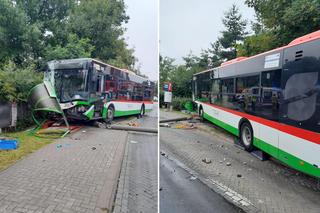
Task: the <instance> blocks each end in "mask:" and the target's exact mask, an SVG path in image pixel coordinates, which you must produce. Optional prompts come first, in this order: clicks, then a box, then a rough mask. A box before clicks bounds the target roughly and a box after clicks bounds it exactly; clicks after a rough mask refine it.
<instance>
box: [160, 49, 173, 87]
mask: <svg viewBox="0 0 320 213" xmlns="http://www.w3.org/2000/svg"><path fill="white" fill-rule="evenodd" d="M173 62H174V59H172V58H169V57H162V56H161V55H160V58H159V63H160V73H159V74H160V77H159V78H160V89H161V90H162V86H163V83H164V82H166V81H170V74H171V72H172V71H173V70H175V68H176V66H175V65H174V64H173Z"/></svg>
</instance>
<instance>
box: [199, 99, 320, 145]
mask: <svg viewBox="0 0 320 213" xmlns="http://www.w3.org/2000/svg"><path fill="white" fill-rule="evenodd" d="M201 103H203V104H206V105H208V106H211V107H214V108H217V109H221V110H223V111H226V112H229V113H232V114H235V115H238V116H240V117H244V118H247V119H248V120H252V121H255V122H257V123H260V124H263V125H265V126H269V127H272V128H275V129H277V130H279V131H281V132H285V133H288V134H290V135H294V136H296V137H299V138H302V139H304V140H307V141H310V142H312V143H315V144H320V134H319V133H316V132H312V131H309V130H305V129H300V128H297V127H294V126H290V125H287V124H282V123H278V122H275V121H270V120H267V119H264V118H260V117H257V116H254V115H249V114H247V113H243V112H239V111H236V110H232V109H227V108H224V107H220V106H217V105H214V104H210V103H204V102H201Z"/></svg>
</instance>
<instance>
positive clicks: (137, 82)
mask: <svg viewBox="0 0 320 213" xmlns="http://www.w3.org/2000/svg"><path fill="white" fill-rule="evenodd" d="M44 82H47V83H46V85H48V82H49V84H51V85H52V88H54V91H55V95H56V97H57V100H58V102H59V104H60V107H61V110H62V111H63V112H64V114H65V116H66V118H67V119H68V120H83V121H90V120H105V121H106V122H111V121H112V120H113V118H114V117H119V116H126V115H139V116H142V115H144V114H145V112H148V111H151V110H152V108H153V102H152V100H153V94H154V85H155V84H154V82H151V81H149V80H148V79H146V78H144V77H141V76H139V75H137V74H135V73H134V72H132V71H129V70H124V69H120V68H117V67H114V66H111V65H109V64H106V63H103V62H101V61H98V60H95V59H91V58H80V59H68V60H55V61H50V62H48V69H47V72H45V78H44Z"/></svg>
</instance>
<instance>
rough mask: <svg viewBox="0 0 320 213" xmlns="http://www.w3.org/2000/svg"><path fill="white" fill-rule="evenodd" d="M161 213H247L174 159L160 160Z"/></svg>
mask: <svg viewBox="0 0 320 213" xmlns="http://www.w3.org/2000/svg"><path fill="white" fill-rule="evenodd" d="M160 212H161V213H171V212H172V213H180V212H181V213H186V212H201V213H207V212H208V213H215V212H216V213H224V212H226V213H233V212H243V211H241V210H240V209H238V208H237V207H235V206H233V205H232V204H230V203H229V202H228V201H226V200H225V199H224V198H222V197H221V196H220V195H219V194H217V193H215V192H214V191H212V190H211V189H210V188H208V187H207V186H206V185H204V184H203V183H202V182H201V181H199V180H198V179H197V178H196V177H195V176H193V175H191V174H190V173H188V172H187V171H185V170H184V169H183V168H181V167H179V166H178V165H177V164H176V163H175V162H174V161H173V160H170V159H168V158H167V157H165V156H161V157H160Z"/></svg>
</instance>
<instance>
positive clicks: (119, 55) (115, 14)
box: [69, 0, 135, 68]
mask: <svg viewBox="0 0 320 213" xmlns="http://www.w3.org/2000/svg"><path fill="white" fill-rule="evenodd" d="M128 19H129V17H128V16H127V15H126V13H125V4H124V2H123V1H117V0H107V1H106V0H91V1H81V2H80V4H79V5H78V6H76V7H75V9H74V10H73V12H72V13H71V15H70V25H69V29H70V31H71V32H73V33H76V34H77V35H78V36H79V38H88V39H89V40H90V43H91V45H92V46H94V47H95V48H94V50H93V52H92V57H94V58H99V59H101V60H104V61H109V62H110V61H111V62H116V63H117V65H121V67H124V66H125V65H126V66H125V67H127V68H130V67H129V66H130V65H134V63H135V58H134V57H133V55H132V53H133V50H130V49H128V47H127V44H126V43H125V40H124V39H123V38H122V36H123V33H124V28H123V27H122V23H126V22H127V21H128Z"/></svg>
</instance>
